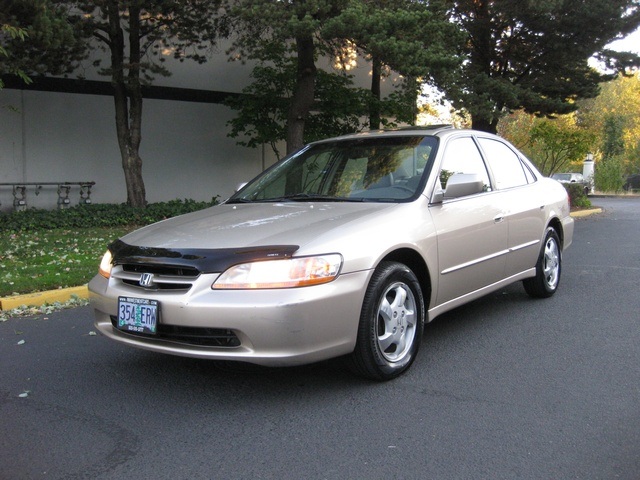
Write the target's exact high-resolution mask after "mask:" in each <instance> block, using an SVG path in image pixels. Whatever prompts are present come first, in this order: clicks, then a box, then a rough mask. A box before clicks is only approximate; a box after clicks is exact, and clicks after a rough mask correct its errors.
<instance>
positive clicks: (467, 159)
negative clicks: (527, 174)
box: [431, 135, 507, 305]
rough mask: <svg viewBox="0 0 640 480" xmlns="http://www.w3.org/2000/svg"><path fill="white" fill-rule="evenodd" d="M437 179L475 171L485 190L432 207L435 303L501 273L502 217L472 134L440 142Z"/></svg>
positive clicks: (500, 204)
mask: <svg viewBox="0 0 640 480" xmlns="http://www.w3.org/2000/svg"><path fill="white" fill-rule="evenodd" d="M444 148H445V149H444V154H443V158H442V162H441V165H440V171H439V175H440V182H441V184H442V185H443V186H445V185H446V181H447V179H448V178H449V177H450V176H451V175H453V174H456V173H466V174H477V175H480V176H481V178H482V179H483V182H484V191H483V192H481V193H477V194H473V195H468V196H465V197H460V198H446V196H445V199H444V200H443V201H442V203H441V204H435V205H432V207H431V214H432V219H433V222H434V226H435V229H436V233H437V238H438V240H437V243H438V291H437V294H436V303H437V305H442V304H444V303H446V302H448V301H450V300H453V299H455V298H457V297H460V296H462V295H465V294H467V293H471V292H473V291H476V290H478V289H480V288H482V287H484V286H486V285H490V284H492V283H494V282H497V281H499V280H500V279H502V278H503V276H504V266H505V257H506V252H507V222H506V219H505V213H504V205H503V202H501V200H500V194H499V192H497V191H494V189H493V187H492V184H491V181H490V178H489V175H488V170H487V168H486V165H485V163H484V161H483V159H482V156H481V155H480V151H479V150H478V147H477V145H476V142H475V141H474V139H473V138H472V137H471V136H470V135H469V136H459V137H454V138H451V139H449V140H448V142H447V143H446V145H445V146H444Z"/></svg>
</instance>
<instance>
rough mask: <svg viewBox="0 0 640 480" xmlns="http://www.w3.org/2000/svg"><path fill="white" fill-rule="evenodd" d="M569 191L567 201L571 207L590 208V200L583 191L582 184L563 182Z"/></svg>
mask: <svg viewBox="0 0 640 480" xmlns="http://www.w3.org/2000/svg"><path fill="white" fill-rule="evenodd" d="M562 185H564V188H565V189H566V190H567V192H568V193H569V201H570V202H571V207H572V208H590V207H591V201H590V200H589V198H588V197H587V195H586V194H585V193H584V185H582V184H581V183H563V184H562Z"/></svg>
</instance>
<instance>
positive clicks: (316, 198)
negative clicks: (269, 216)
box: [261, 193, 363, 202]
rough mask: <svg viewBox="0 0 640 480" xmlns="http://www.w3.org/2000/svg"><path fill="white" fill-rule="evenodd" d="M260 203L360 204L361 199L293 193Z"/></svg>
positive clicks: (266, 199)
mask: <svg viewBox="0 0 640 480" xmlns="http://www.w3.org/2000/svg"><path fill="white" fill-rule="evenodd" d="M261 201H262V202H362V201H363V199H362V198H349V197H335V196H333V195H322V194H319V193H293V194H290V195H283V196H281V197H274V198H265V199H263V200H261Z"/></svg>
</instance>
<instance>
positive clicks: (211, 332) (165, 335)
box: [111, 316, 240, 348]
mask: <svg viewBox="0 0 640 480" xmlns="http://www.w3.org/2000/svg"><path fill="white" fill-rule="evenodd" d="M111 324H112V325H113V327H114V328H116V329H117V325H118V319H117V318H116V317H115V316H111ZM118 331H119V332H121V333H123V334H126V335H131V336H134V337H144V338H158V339H161V340H168V341H171V342H176V343H182V344H185V345H193V346H197V347H227V348H231V347H239V346H240V339H239V338H238V336H237V335H236V334H235V333H233V331H231V330H229V329H228V328H206V327H181V326H176V325H163V324H158V325H157V327H156V331H157V333H156V335H146V334H142V333H134V332H127V331H123V330H118Z"/></svg>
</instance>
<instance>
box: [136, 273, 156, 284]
mask: <svg viewBox="0 0 640 480" xmlns="http://www.w3.org/2000/svg"><path fill="white" fill-rule="evenodd" d="M138 283H139V284H140V286H141V287H150V286H151V285H153V273H143V274H142V275H140V281H139V282H138Z"/></svg>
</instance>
